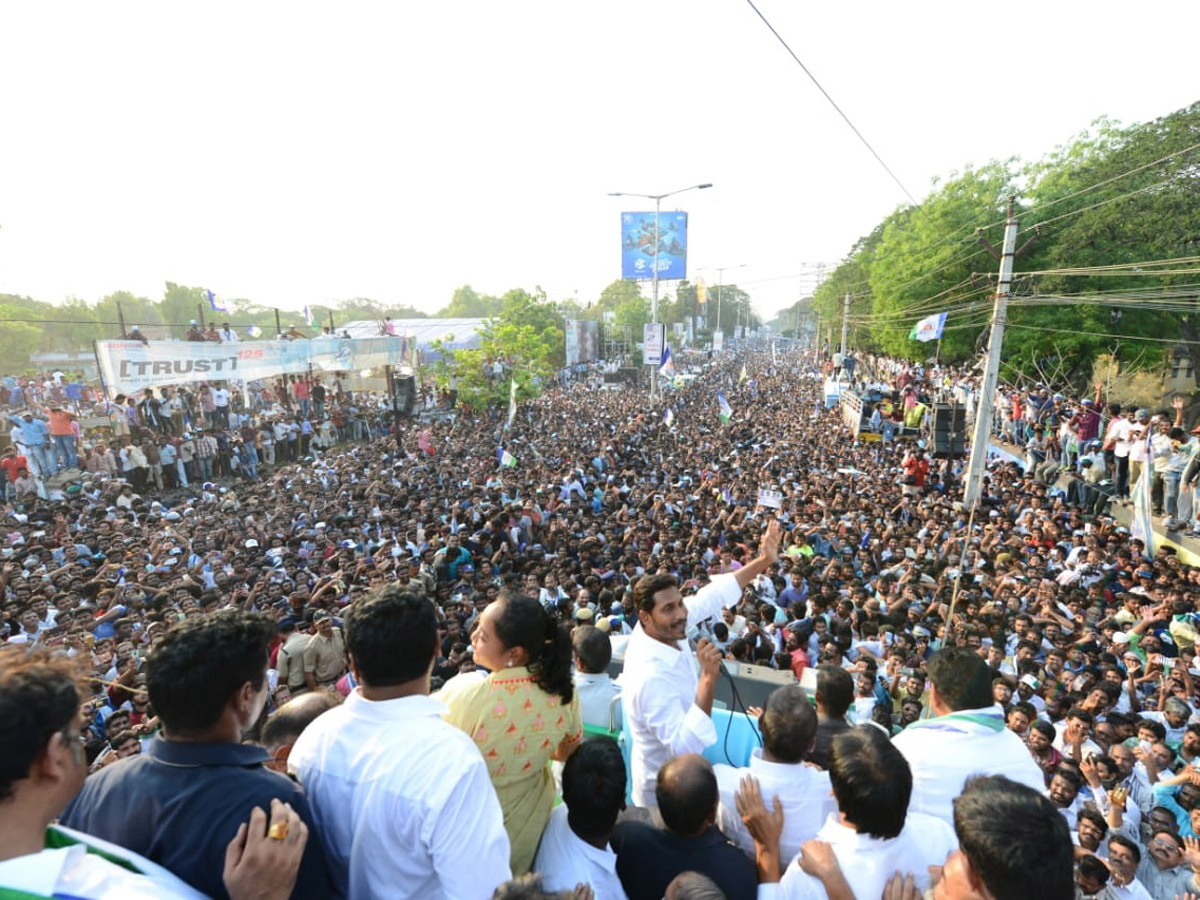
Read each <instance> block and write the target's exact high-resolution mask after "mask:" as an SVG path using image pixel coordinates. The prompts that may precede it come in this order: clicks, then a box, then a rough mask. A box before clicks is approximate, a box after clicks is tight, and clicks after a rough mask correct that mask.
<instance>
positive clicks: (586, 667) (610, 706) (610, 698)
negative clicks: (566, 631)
mask: <svg viewBox="0 0 1200 900" xmlns="http://www.w3.org/2000/svg"><path fill="white" fill-rule="evenodd" d="M571 648H572V650H573V651H574V655H575V672H574V673H573V675H572V678H571V680H572V682H573V683H574V685H575V690H576V691H578V692H579V707H580V709H581V710H582V711H583V724H584V725H593V726H596V727H597V728H607V729H610V730H612V729H614V728H615V729H619V728H620V727H621V704H620V703H616V702H615V701H616V700H617V698H618V697H619V696H620V694H621V686H620V685H619V684H617V683H616V682H615V681H613V680H612V678H610V677H609V675H608V664H609V663H610V662H611V661H612V642H611V641H610V639H609V637H608V635H607V634H605V633H604V632H603V631H601V630H600V629H599V628H596V627H595V626H593V625H580V626H578V627H576V628H575V630H574V631H572V632H571Z"/></svg>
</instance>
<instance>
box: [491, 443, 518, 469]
mask: <svg viewBox="0 0 1200 900" xmlns="http://www.w3.org/2000/svg"><path fill="white" fill-rule="evenodd" d="M496 460H497V461H498V462H499V463H500V468H502V469H511V468H513V467H515V466H516V464H517V458H516V457H515V456H513V455H512V454H511V453H509V452H508V451H507V450H505V449H504V448H503V447H500V448H498V449H497V450H496Z"/></svg>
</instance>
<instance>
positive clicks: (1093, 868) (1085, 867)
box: [1066, 853, 1109, 896]
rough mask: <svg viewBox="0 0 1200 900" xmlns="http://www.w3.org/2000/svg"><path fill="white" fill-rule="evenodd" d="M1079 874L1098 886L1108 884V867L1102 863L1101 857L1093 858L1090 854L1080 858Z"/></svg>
mask: <svg viewBox="0 0 1200 900" xmlns="http://www.w3.org/2000/svg"><path fill="white" fill-rule="evenodd" d="M1079 874H1080V875H1081V876H1082V877H1083V878H1086V879H1088V880H1089V881H1093V882H1095V883H1096V884H1100V885H1105V884H1108V875H1109V872H1108V866H1106V865H1105V864H1104V863H1103V862H1101V861H1100V859H1099V857H1096V856H1092V854H1090V853H1088V854H1085V855H1084V856H1081V857H1080V858H1079ZM1066 896H1069V895H1066Z"/></svg>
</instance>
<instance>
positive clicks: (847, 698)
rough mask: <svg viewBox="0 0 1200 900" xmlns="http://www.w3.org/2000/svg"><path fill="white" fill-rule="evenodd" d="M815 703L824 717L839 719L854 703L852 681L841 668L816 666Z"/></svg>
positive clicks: (847, 673)
mask: <svg viewBox="0 0 1200 900" xmlns="http://www.w3.org/2000/svg"><path fill="white" fill-rule="evenodd" d="M817 702H818V703H820V705H821V708H822V709H823V710H824V711H825V715H827V716H829V717H830V718H833V719H840V718H842V717H844V716H845V715H846V710H848V709H849V708H850V704H851V703H853V702H854V679H853V678H851V677H850V673H849V672H847V671H846V670H845V669H843V668H842V667H841V666H834V665H823V666H817Z"/></svg>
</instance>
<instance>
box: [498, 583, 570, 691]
mask: <svg viewBox="0 0 1200 900" xmlns="http://www.w3.org/2000/svg"><path fill="white" fill-rule="evenodd" d="M499 602H500V604H501V606H500V614H499V615H498V616H496V622H495V626H496V637H498V638H500V640H501V641H502V642H503V643H504V645H505V646H506V647H524V648H525V652H526V654H527V655H528V657H529V662H528V665H529V671H530V673H531V674H532V675H533V676H534V678H535V679H536V680H537V684H538V687H540V688H541V689H542V690H544V691H545V692H546V693H548V694H557V695H558V696H559V697H561V698H562V702H563V703H570V702H571V698H572V697H573V696H574V694H575V686H574V684H573V683H572V681H571V634H570V632H569V631H568V630H567V628H566V626H565V625H559V624H558V622H557V621H555V619H554V618H553V617H552V616H551V615H550V614H549V613H547V612H546V610H544V609H543V608H542V604H541V603H539V602H538V601H537V600H535V599H534V598H533V597H526V596H525V595H523V594H509V593H504V594H501V595H500V599H499Z"/></svg>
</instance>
